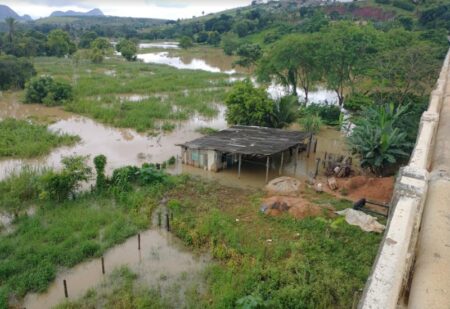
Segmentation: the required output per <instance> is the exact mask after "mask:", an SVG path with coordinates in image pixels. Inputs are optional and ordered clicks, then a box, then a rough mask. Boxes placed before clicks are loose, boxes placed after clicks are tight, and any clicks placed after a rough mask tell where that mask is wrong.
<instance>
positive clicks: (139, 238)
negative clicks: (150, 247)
mask: <svg viewBox="0 0 450 309" xmlns="http://www.w3.org/2000/svg"><path fill="white" fill-rule="evenodd" d="M138 250H141V234H138Z"/></svg>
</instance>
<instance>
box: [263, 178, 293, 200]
mask: <svg viewBox="0 0 450 309" xmlns="http://www.w3.org/2000/svg"><path fill="white" fill-rule="evenodd" d="M300 190H301V182H300V180H298V179H295V178H292V177H279V178H276V179H274V180H272V181H270V182H269V183H268V184H267V186H266V191H267V195H268V196H292V197H297V196H299V194H300Z"/></svg>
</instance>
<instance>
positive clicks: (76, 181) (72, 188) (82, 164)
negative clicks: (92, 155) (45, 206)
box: [41, 156, 91, 202]
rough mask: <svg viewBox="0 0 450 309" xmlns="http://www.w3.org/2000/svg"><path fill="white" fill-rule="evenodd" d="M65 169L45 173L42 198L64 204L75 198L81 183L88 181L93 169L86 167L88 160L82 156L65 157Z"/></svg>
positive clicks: (63, 160)
mask: <svg viewBox="0 0 450 309" xmlns="http://www.w3.org/2000/svg"><path fill="white" fill-rule="evenodd" d="M61 162H62V164H63V166H64V167H63V169H62V170H61V171H60V172H55V171H53V170H50V171H48V172H47V173H45V174H44V175H43V176H42V178H41V185H42V192H41V198H43V199H49V200H54V201H57V202H63V201H65V200H67V199H69V198H71V197H74V196H75V193H76V191H77V190H78V189H79V188H80V186H81V182H84V181H88V180H89V177H90V176H91V168H90V167H88V166H87V165H86V158H85V157H81V156H73V157H64V158H63V159H62V161H61Z"/></svg>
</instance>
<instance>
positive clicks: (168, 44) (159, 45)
mask: <svg viewBox="0 0 450 309" xmlns="http://www.w3.org/2000/svg"><path fill="white" fill-rule="evenodd" d="M144 48H162V49H179V48H180V47H179V46H178V42H154V43H140V44H139V49H144Z"/></svg>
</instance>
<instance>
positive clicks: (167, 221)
mask: <svg viewBox="0 0 450 309" xmlns="http://www.w3.org/2000/svg"><path fill="white" fill-rule="evenodd" d="M166 229H167V232H170V221H169V214H168V213H166Z"/></svg>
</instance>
